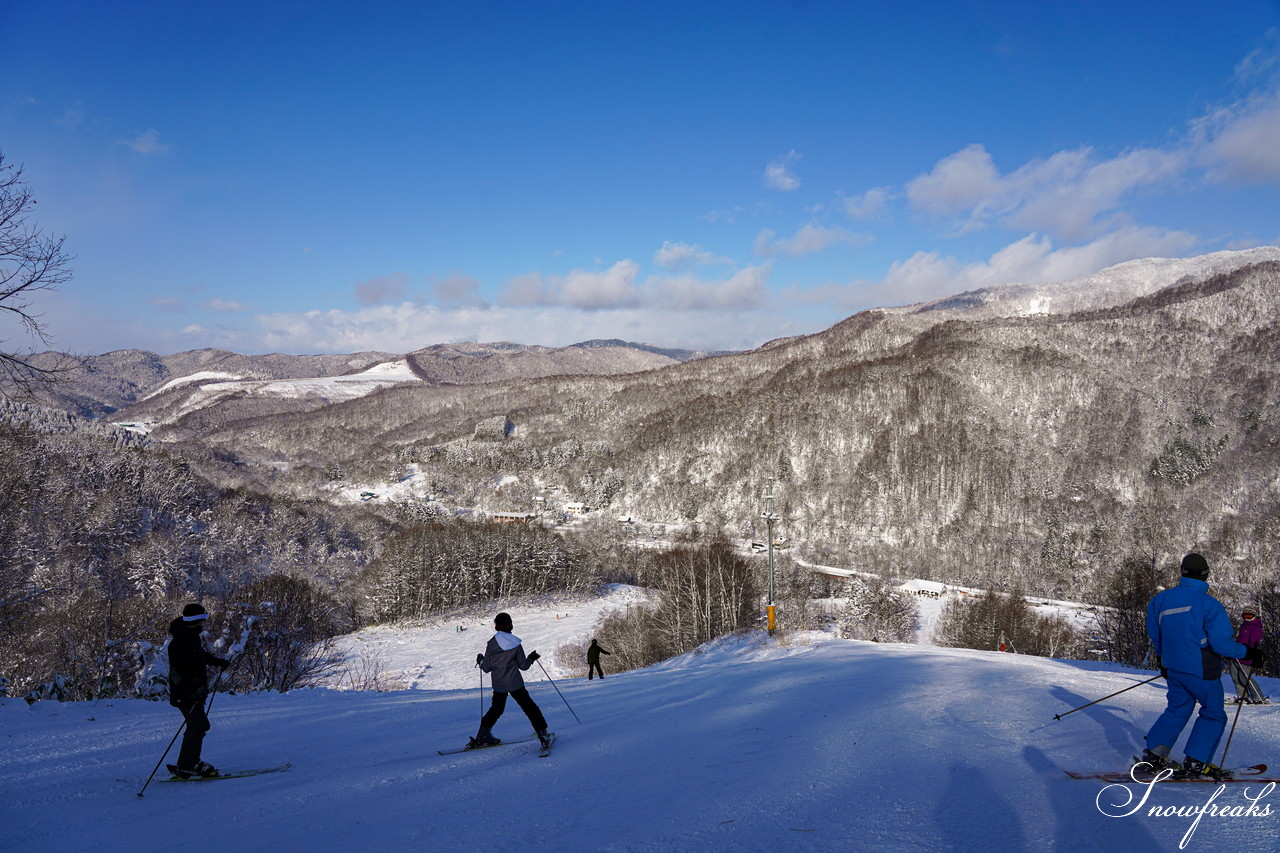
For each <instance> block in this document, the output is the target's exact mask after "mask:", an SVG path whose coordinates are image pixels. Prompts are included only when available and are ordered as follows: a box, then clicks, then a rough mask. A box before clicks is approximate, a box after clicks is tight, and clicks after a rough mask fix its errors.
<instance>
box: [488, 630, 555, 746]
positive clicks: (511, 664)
mask: <svg viewBox="0 0 1280 853" xmlns="http://www.w3.org/2000/svg"><path fill="white" fill-rule="evenodd" d="M493 627H494V631H495V633H494V635H493V636H492V637H490V638H489V643H488V645H486V646H485V650H484V654H479V655H476V664H477V665H478V666H479V667H480V669H481V670H482V671H484V672H488V673H492V676H493V702H492V704H490V706H489V710H488V711H486V712H485V714H484V716H483V717H481V718H480V730H479V731H478V732H476V736H475V743H476V745H477V746H492V745H493V744H495V743H501V741H500V740H498V738H496V737H494V736H493V733H492V729H493V726H494V724H495V723H497V722H498V718H499V717H501V716H502V712H503V711H505V710H506V708H507V696H508V695H511V696H514V697H515V700H516V704H517V705H519V706H520V710H522V711H524V713H525V716H526V717H528V718H529V722H530V723H532V724H533V730H534V731H535V732H537V733H538V740H539V742H540V743H541V744H542V747H543V748H544V749H548V748H550V746H551V735H550V734H549V733H548V732H547V721H546V718H545V717H543V716H542V711H541V709H539V708H538V704H537V703H536V702H534V701H533V697H532V696H530V695H529V691H528V690H526V689H525V686H524V678H523V677H522V676H521V675H520V672H521V671H522V670H526V669H528V668H529V667H530V666H532V665H533V662H534V661H536V660H537V659H538V658H539V655H538V653H537V652H536V651H534V652H530V653H529V654H528V655H525V653H524V647H523V646H522V645H521V644H520V638H519V637H517V636H515V635H514V634H512V633H511V631H512V630H513V629H514V625H512V623H511V617H510V616H509V615H508V614H506V613H499V614H498V615H497V616H495V617H493Z"/></svg>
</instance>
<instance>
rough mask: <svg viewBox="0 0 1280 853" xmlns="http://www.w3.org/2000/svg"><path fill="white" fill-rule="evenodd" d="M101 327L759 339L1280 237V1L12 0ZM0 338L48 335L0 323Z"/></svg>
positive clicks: (234, 334) (33, 128) (245, 333)
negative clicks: (1002, 287)
mask: <svg viewBox="0 0 1280 853" xmlns="http://www.w3.org/2000/svg"><path fill="white" fill-rule="evenodd" d="M4 21H5V24H4V32H3V36H2V38H3V44H4V47H3V51H2V52H0V149H2V150H3V152H4V156H5V159H6V162H8V163H10V164H15V165H21V166H22V167H23V168H24V170H25V178H26V180H27V181H28V182H29V184H30V186H31V188H32V190H33V191H34V192H35V195H36V197H37V198H38V199H39V206H38V207H37V208H36V211H35V214H34V221H35V222H36V223H37V224H38V225H39V226H40V227H41V228H42V229H44V230H46V231H48V232H51V233H55V234H62V235H65V236H66V248H67V250H68V251H69V252H70V253H71V254H73V255H74V256H75V258H76V260H75V261H74V264H73V266H74V270H75V279H74V280H73V281H72V282H71V283H69V284H67V285H65V286H63V287H62V288H60V289H59V291H58V292H56V293H43V294H40V295H39V298H38V300H37V301H36V303H35V305H34V307H35V309H36V310H38V311H42V312H43V314H44V319H45V321H46V322H47V324H48V327H49V331H50V332H51V333H52V335H53V337H54V341H53V343H54V345H55V346H56V347H57V348H59V349H65V350H72V351H76V352H82V353H97V352H105V351H108V350H112V349H123V348H140V349H151V350H155V351H158V352H177V351H182V350H188V349H195V348H200V347H207V346H216V347H224V348H227V349H233V350H237V351H240V352H272V351H279V352H293V353H313V352H349V351H356V350H385V351H391V352H406V351H410V350H413V349H417V348H420V347H423V346H427V345H430V344H433V343H440V342H446V341H460V340H480V341H494V340H513V341H517V342H520V343H529V344H544V345H551V346H559V345H564V344H568V343H573V342H575V341H580V340H585V339H589V338H624V339H627V340H633V341H644V342H649V343H655V344H660V345H667V346H686V347H709V348H726V349H738V348H746V347H751V346H756V345H759V344H761V343H763V342H765V341H767V340H770V339H772V338H776V337H781V336H785V335H793V334H801V333H808V332H813V331H818V330H820V329H823V328H826V327H827V326H830V325H831V324H833V323H835V322H837V321H838V320H840V319H843V318H844V317H846V316H848V315H850V314H853V313H855V312H857V311H859V310H862V309H864V308H868V307H875V306H881V305H900V304H908V303H912V302H918V301H921V300H925V299H929V298H934V297H938V296H942V295H947V294H950V293H955V292H960V291H963V290H968V289H973V288H975V287H981V286H986V285H992V284H1002V283H1008V282H1014V281H1053V280H1064V279H1070V278H1076V277H1079V276H1082V275H1086V274H1088V273H1091V272H1094V271H1096V270H1097V269H1100V268H1102V267H1105V266H1109V265H1111V264H1114V263H1119V262H1121V261H1125V260H1130V259H1133V258H1140V257H1154V256H1159V257H1177V256H1189V255H1197V254H1202V253H1205V252H1210V251H1218V250H1222V249H1241V248H1251V247H1254V246H1259V245H1271V244H1275V243H1277V242H1278V241H1280V3H1277V2H1275V0H1265V1H1264V0H1241V2H1232V3H1229V4H1207V3H1201V2H1195V3H1188V2H1176V0H1175V2H1160V3H1155V2H1150V3H1148V2H1126V3H1100V2H1099V3H1093V2H1081V3H1072V4H1062V3H1054V4H1049V3H1027V2H1025V0H1023V2H1008V3H995V2H993V3H973V4H967V5H966V4H956V3H955V2H912V3H902V2H896V3H891V2H883V3H881V2H875V3H871V2H868V3H851V2H850V3H833V2H821V0H809V2H804V1H803V0H785V1H784V2H750V0H737V2H705V3H690V2H688V0H685V2H680V3H666V2H646V3H643V4H639V3H636V4H631V3H599V2H591V3H585V2H583V3H556V2H534V0H525V1H524V2H500V1H499V2H474V3H432V2H419V3H378V2H367V3H362V4H347V3H305V2H271V3H262V2H254V3H240V2H217V3H214V2H182V3H175V2H172V0H163V2H130V0H121V2H112V3H101V2H83V3H71V2H62V0H35V1H34V2H32V1H31V0H16V2H15V0H10V2H9V3H8V4H6V11H5V13H4ZM0 337H5V338H9V339H10V343H9V344H7V346H13V345H14V344H15V342H20V339H21V335H20V334H19V333H18V332H17V331H14V332H11V333H10V332H8V331H6V329H5V327H3V326H0Z"/></svg>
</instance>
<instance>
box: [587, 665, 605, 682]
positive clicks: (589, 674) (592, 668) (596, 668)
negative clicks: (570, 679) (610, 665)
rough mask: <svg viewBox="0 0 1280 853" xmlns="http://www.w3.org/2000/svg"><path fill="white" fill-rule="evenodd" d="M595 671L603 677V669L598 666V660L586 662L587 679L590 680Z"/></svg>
mask: <svg viewBox="0 0 1280 853" xmlns="http://www.w3.org/2000/svg"><path fill="white" fill-rule="evenodd" d="M597 672H598V673H600V677H601V678H604V670H603V669H601V668H600V661H598V660H593V661H591V663H589V664H587V681H590V680H591V678H592V676H594V675H595V673H597Z"/></svg>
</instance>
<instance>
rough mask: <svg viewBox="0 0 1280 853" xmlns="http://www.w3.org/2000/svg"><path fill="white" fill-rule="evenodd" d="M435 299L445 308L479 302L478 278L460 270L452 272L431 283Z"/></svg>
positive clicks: (480, 301)
mask: <svg viewBox="0 0 1280 853" xmlns="http://www.w3.org/2000/svg"><path fill="white" fill-rule="evenodd" d="M432 291H433V293H434V294H435V298H436V301H437V302H438V303H439V304H441V305H443V306H444V307H446V308H458V307H461V306H463V305H477V304H481V303H482V302H483V300H481V299H480V297H479V293H480V280H479V279H477V278H473V277H472V276H469V275H464V274H463V273H460V272H454V273H452V274H450V275H449V277H448V278H446V279H443V280H441V281H437V282H435V283H434V284H433V285H432Z"/></svg>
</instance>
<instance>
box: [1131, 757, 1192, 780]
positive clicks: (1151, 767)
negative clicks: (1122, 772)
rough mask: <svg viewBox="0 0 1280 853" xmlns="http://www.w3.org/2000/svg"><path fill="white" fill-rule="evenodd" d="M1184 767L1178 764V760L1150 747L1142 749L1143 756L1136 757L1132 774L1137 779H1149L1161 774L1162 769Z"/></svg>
mask: <svg viewBox="0 0 1280 853" xmlns="http://www.w3.org/2000/svg"><path fill="white" fill-rule="evenodd" d="M1181 769H1182V768H1181V767H1179V766H1178V762H1176V761H1174V760H1173V759H1171V758H1170V757H1169V756H1168V755H1164V754H1162V753H1159V752H1152V751H1151V750H1149V749H1144V750H1143V751H1142V757H1141V758H1138V759H1135V760H1134V762H1133V767H1132V768H1131V769H1130V774H1129V775H1131V776H1133V777H1134V778H1135V779H1141V780H1143V781H1149V780H1151V779H1154V778H1155V777H1156V776H1157V775H1159V773H1160V771H1162V770H1173V771H1178V770H1181Z"/></svg>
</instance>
